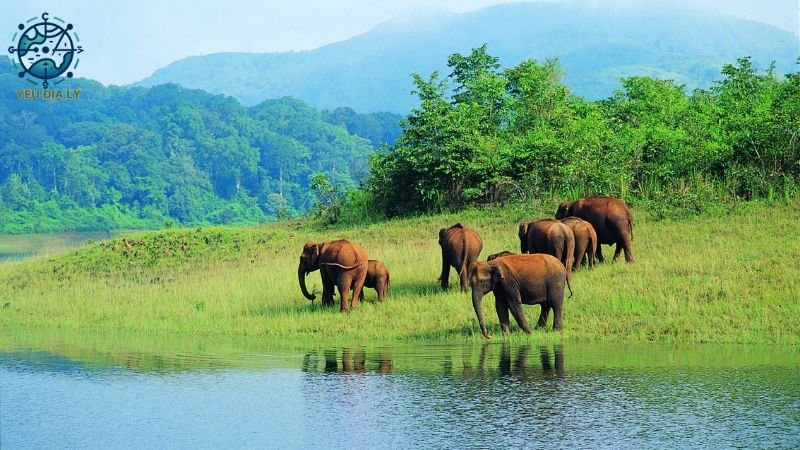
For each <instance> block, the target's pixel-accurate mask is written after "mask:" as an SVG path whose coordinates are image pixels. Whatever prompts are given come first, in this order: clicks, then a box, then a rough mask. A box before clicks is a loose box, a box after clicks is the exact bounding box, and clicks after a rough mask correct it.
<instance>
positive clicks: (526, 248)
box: [519, 219, 575, 277]
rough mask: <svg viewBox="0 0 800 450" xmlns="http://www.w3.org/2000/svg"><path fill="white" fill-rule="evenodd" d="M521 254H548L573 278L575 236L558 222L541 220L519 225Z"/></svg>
mask: <svg viewBox="0 0 800 450" xmlns="http://www.w3.org/2000/svg"><path fill="white" fill-rule="evenodd" d="M519 246H520V252H521V253H547V254H548V255H553V256H555V257H556V259H558V260H559V261H561V263H562V264H563V265H564V267H565V268H566V269H567V276H568V277H572V260H573V259H574V256H575V236H574V235H573V234H572V229H571V228H570V227H568V226H566V225H564V224H563V223H561V222H559V221H558V220H554V219H539V220H534V221H533V222H522V223H521V224H519Z"/></svg>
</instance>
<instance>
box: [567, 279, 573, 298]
mask: <svg viewBox="0 0 800 450" xmlns="http://www.w3.org/2000/svg"><path fill="white" fill-rule="evenodd" d="M569 279H570V277H567V287H568V288H569V297H568V298H572V285H571V284H570V282H569Z"/></svg>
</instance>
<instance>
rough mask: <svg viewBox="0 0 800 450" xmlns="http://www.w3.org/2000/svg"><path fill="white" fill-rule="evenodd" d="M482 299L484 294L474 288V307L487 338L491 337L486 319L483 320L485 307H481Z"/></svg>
mask: <svg viewBox="0 0 800 450" xmlns="http://www.w3.org/2000/svg"><path fill="white" fill-rule="evenodd" d="M481 300H483V294H482V293H481V292H480V291H479V290H478V289H475V288H472V307H473V308H475V315H476V316H478V324H480V326H481V333H483V337H485V338H486V339H491V338H492V337H491V336H489V332H488V331H487V330H486V321H484V320H483V308H481Z"/></svg>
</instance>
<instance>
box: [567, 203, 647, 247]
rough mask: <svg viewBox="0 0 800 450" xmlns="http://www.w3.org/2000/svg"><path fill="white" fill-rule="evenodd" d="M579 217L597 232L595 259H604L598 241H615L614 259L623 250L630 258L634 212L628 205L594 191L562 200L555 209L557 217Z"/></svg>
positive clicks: (608, 243)
mask: <svg viewBox="0 0 800 450" xmlns="http://www.w3.org/2000/svg"><path fill="white" fill-rule="evenodd" d="M568 216H575V217H580V218H581V219H583V220H585V221H587V222H589V223H590V224H592V226H593V227H594V230H595V232H597V239H598V242H597V244H598V245H597V259H598V260H600V262H605V258H603V249H602V248H601V245H600V244H607V245H614V244H616V245H617V248H616V251H615V252H614V261H616V260H617V258H619V255H620V253H621V252H623V251H624V252H625V261H627V262H633V249H632V248H631V242H632V241H633V213H631V210H630V208H628V205H626V204H625V202H623V201H622V200H620V199H618V198H614V197H605V196H601V195H593V196H591V197H585V198H581V199H580V200H578V201H575V202H563V203H561V205H559V207H558V210H557V211H556V219H563V218H565V217H568Z"/></svg>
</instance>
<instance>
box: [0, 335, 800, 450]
mask: <svg viewBox="0 0 800 450" xmlns="http://www.w3.org/2000/svg"><path fill="white" fill-rule="evenodd" d="M49 333H51V334H49V335H44V336H42V335H41V333H38V334H37V333H32V334H26V335H21V334H17V335H6V336H4V337H2V339H0V387H1V388H2V391H1V393H2V395H1V396H0V447H2V448H4V449H5V448H9V449H26V448H31V449H41V448H83V447H90V448H479V447H484V448H508V447H513V448H520V447H527V448H531V447H555V448H563V447H571V448H574V447H579V448H698V447H713V448H722V447H740V448H741V447H746V448H791V447H794V448H797V447H798V446H800V370H799V368H800V351H798V349H797V348H793V347H751V346H722V345H694V346H681V347H674V346H664V345H625V344H613V345H611V344H574V343H564V344H553V343H547V344H535V343H530V344H528V343H519V342H512V343H508V342H505V343H504V342H502V340H500V339H495V340H493V341H491V342H490V343H486V344H483V343H479V342H476V343H463V344H462V343H460V344H442V345H389V346H359V345H352V346H318V345H314V344H305V345H303V344H289V343H265V342H262V341H260V340H258V339H245V338H240V339H229V340H214V339H199V338H192V337H152V336H151V337H146V336H145V337H141V336H140V337H130V336H103V337H96V336H89V337H87V336H80V335H69V334H62V335H58V334H53V333H52V332H49ZM7 334H8V333H7Z"/></svg>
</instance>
